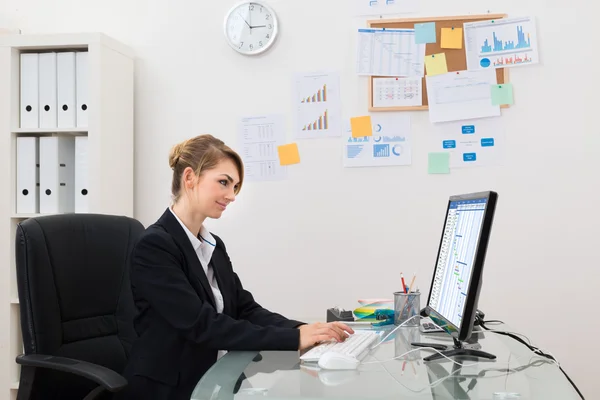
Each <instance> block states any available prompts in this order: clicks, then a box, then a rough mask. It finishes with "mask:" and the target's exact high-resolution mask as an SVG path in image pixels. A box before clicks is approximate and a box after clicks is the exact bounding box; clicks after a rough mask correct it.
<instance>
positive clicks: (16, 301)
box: [10, 297, 19, 304]
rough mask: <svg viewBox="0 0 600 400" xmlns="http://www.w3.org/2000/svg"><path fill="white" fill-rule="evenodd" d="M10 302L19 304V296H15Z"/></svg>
mask: <svg viewBox="0 0 600 400" xmlns="http://www.w3.org/2000/svg"><path fill="white" fill-rule="evenodd" d="M10 304H19V298H18V297H15V298H12V299H10Z"/></svg>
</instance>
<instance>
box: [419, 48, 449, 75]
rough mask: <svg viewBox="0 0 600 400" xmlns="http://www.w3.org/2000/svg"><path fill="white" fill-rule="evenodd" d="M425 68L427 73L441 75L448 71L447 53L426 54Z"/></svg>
mask: <svg viewBox="0 0 600 400" xmlns="http://www.w3.org/2000/svg"><path fill="white" fill-rule="evenodd" d="M425 68H426V70H427V75H429V76H433V75H440V74H445V73H447V72H448V64H446V53H438V54H432V55H430V56H425Z"/></svg>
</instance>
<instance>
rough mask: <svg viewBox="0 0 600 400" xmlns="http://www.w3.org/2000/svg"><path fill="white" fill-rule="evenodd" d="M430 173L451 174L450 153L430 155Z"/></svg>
mask: <svg viewBox="0 0 600 400" xmlns="http://www.w3.org/2000/svg"><path fill="white" fill-rule="evenodd" d="M428 159H429V173H430V174H449V173H450V153H429V156H428Z"/></svg>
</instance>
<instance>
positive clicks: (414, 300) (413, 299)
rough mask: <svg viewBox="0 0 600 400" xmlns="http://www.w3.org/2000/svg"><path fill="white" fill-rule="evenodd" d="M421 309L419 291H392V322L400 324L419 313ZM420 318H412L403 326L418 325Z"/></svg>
mask: <svg viewBox="0 0 600 400" xmlns="http://www.w3.org/2000/svg"><path fill="white" fill-rule="evenodd" d="M420 309H421V293H419V292H412V293H409V294H407V293H404V292H395V293H394V324H395V325H400V324H402V323H404V322H405V321H406V320H408V319H409V318H412V317H414V316H415V315H419V312H420ZM420 324H421V319H420V318H412V319H411V320H410V321H408V322H407V323H406V324H404V325H403V326H419V325H420Z"/></svg>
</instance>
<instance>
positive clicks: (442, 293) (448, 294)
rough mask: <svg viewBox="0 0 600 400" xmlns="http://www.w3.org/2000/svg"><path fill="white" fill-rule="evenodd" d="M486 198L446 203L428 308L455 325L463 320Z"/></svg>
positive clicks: (458, 324)
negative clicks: (447, 207)
mask: <svg viewBox="0 0 600 400" xmlns="http://www.w3.org/2000/svg"><path fill="white" fill-rule="evenodd" d="M485 203H486V199H475V200H461V201H453V202H451V203H450V207H449V210H448V215H447V217H446V226H445V228H444V234H443V236H442V244H441V248H440V255H439V258H438V261H437V266H436V271H435V278H434V283H433V287H432V292H431V300H430V304H429V305H430V306H431V307H432V308H433V309H434V310H435V311H437V312H438V313H439V314H440V315H442V316H443V317H444V318H446V319H447V320H448V321H450V322H451V323H452V324H454V325H455V326H457V327H458V326H460V323H461V321H462V318H463V312H464V305H465V299H466V298H467V291H468V290H469V284H470V280H471V273H472V270H473V263H474V261H475V251H476V250H477V242H478V241H479V235H480V233H481V226H482V225H483V217H484V214H485Z"/></svg>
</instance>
